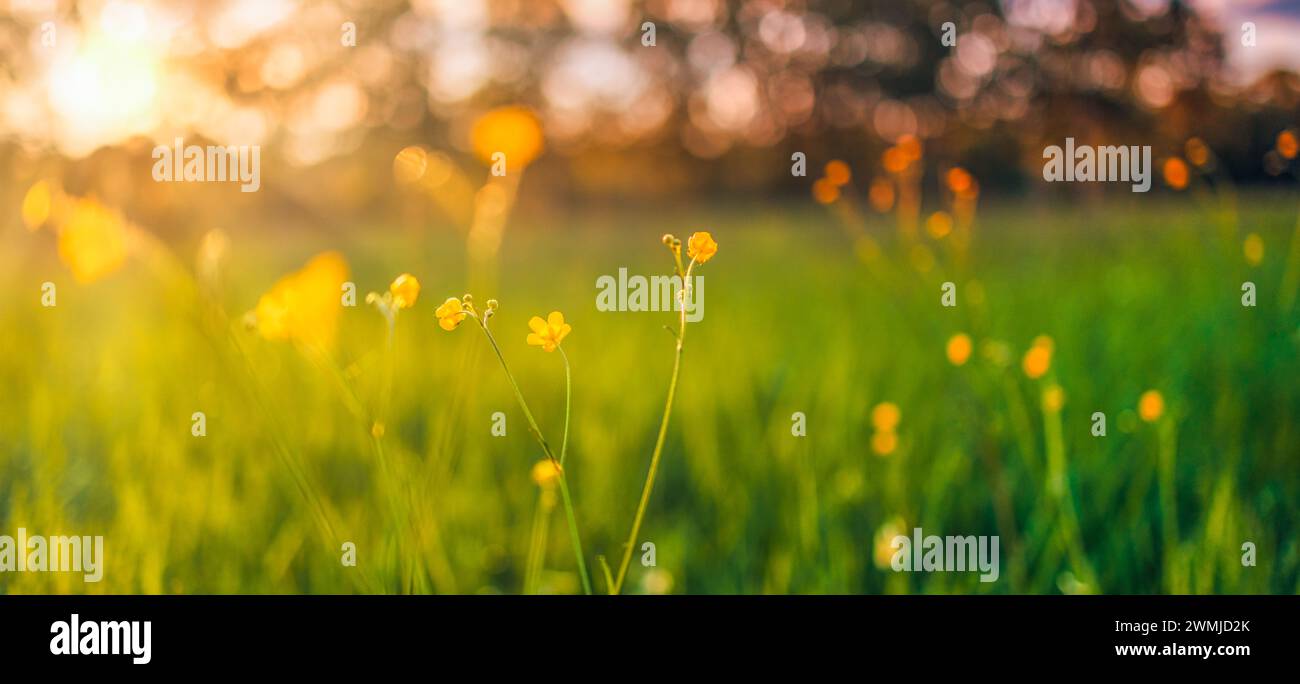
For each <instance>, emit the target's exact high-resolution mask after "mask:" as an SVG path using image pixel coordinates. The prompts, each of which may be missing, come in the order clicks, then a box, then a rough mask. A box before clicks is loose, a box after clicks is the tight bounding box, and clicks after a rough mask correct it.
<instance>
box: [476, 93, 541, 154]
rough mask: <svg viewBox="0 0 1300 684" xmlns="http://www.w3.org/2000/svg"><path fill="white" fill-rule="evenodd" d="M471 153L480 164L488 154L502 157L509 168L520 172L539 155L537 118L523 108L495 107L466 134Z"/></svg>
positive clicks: (539, 125) (538, 125)
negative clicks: (472, 150)
mask: <svg viewBox="0 0 1300 684" xmlns="http://www.w3.org/2000/svg"><path fill="white" fill-rule="evenodd" d="M469 138H470V146H471V147H473V148H474V154H475V155H477V156H478V158H479V160H480V161H482V162H483V163H484V164H491V163H492V162H493V159H492V155H494V154H496V153H497V152H501V153H502V154H505V155H506V163H507V164H509V168H514V169H522V168H524V167H526V166H528V165H529V164H530V163H532V161H533V160H534V159H536V158H537V155H539V154H541V153H542V147H543V144H544V143H543V138H542V127H541V124H539V123H538V122H537V115H535V114H533V111H532V110H531V109H528V108H527V107H519V106H509V107H499V108H497V109H493V110H492V111H490V112H487V113H486V114H484V115H482V116H480V117H479V118H478V119H477V120H476V121H475V122H474V127H473V129H471V130H470V134H469Z"/></svg>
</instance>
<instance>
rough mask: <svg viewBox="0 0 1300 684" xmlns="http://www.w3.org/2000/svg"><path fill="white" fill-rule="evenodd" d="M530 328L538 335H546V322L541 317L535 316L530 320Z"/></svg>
mask: <svg viewBox="0 0 1300 684" xmlns="http://www.w3.org/2000/svg"><path fill="white" fill-rule="evenodd" d="M528 328H529V329H530V330H532V331H533V332H535V333H537V334H538V335H545V334H546V321H544V320H542V317H541V316H533V317H532V318H530V319H528Z"/></svg>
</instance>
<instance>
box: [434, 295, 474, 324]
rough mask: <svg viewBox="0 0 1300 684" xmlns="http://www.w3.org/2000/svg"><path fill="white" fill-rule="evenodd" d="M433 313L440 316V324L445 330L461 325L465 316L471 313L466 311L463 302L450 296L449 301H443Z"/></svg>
mask: <svg viewBox="0 0 1300 684" xmlns="http://www.w3.org/2000/svg"><path fill="white" fill-rule="evenodd" d="M433 313H434V315H435V316H437V317H438V325H440V326H442V329H443V330H455V329H456V326H458V325H460V324H461V322H462V321H464V320H465V317H466V316H468V315H469V314H468V313H466V312H465V305H463V304H461V303H460V300H459V299H456V298H455V297H448V298H447V301H445V302H443V303H442V305H441V306H439V307H438V308H437V310H436V311H434V312H433Z"/></svg>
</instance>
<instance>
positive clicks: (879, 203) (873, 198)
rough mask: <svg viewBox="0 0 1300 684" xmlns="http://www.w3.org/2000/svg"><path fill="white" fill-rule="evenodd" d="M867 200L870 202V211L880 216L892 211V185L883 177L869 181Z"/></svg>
mask: <svg viewBox="0 0 1300 684" xmlns="http://www.w3.org/2000/svg"><path fill="white" fill-rule="evenodd" d="M867 200H868V201H869V202H871V208H872V209H875V210H876V211H878V212H880V213H882V214H883V213H885V212H887V211H889V210H890V209H893V208H894V184H893V183H891V182H889V179H888V178H884V177H881V178H877V179H875V180H873V181H871V189H870V190H869V191H868V192H867Z"/></svg>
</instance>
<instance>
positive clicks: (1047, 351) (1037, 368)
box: [1021, 335, 1053, 380]
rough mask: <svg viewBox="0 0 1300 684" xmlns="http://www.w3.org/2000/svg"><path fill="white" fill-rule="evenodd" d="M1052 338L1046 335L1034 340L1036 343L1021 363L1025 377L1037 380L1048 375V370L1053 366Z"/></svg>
mask: <svg viewBox="0 0 1300 684" xmlns="http://www.w3.org/2000/svg"><path fill="white" fill-rule="evenodd" d="M1052 348H1053V345H1052V338H1050V337H1047V336H1046V335H1039V336H1038V337H1035V338H1034V343H1033V344H1032V345H1031V346H1030V347H1029V351H1027V352H1025V358H1024V359H1023V361H1022V362H1021V366H1022V367H1023V368H1024V371H1025V375H1026V376H1028V377H1029V378H1030V379H1031V380H1037V379H1038V378H1041V377H1043V376H1044V375H1046V374H1047V369H1048V368H1051V366H1052Z"/></svg>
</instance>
